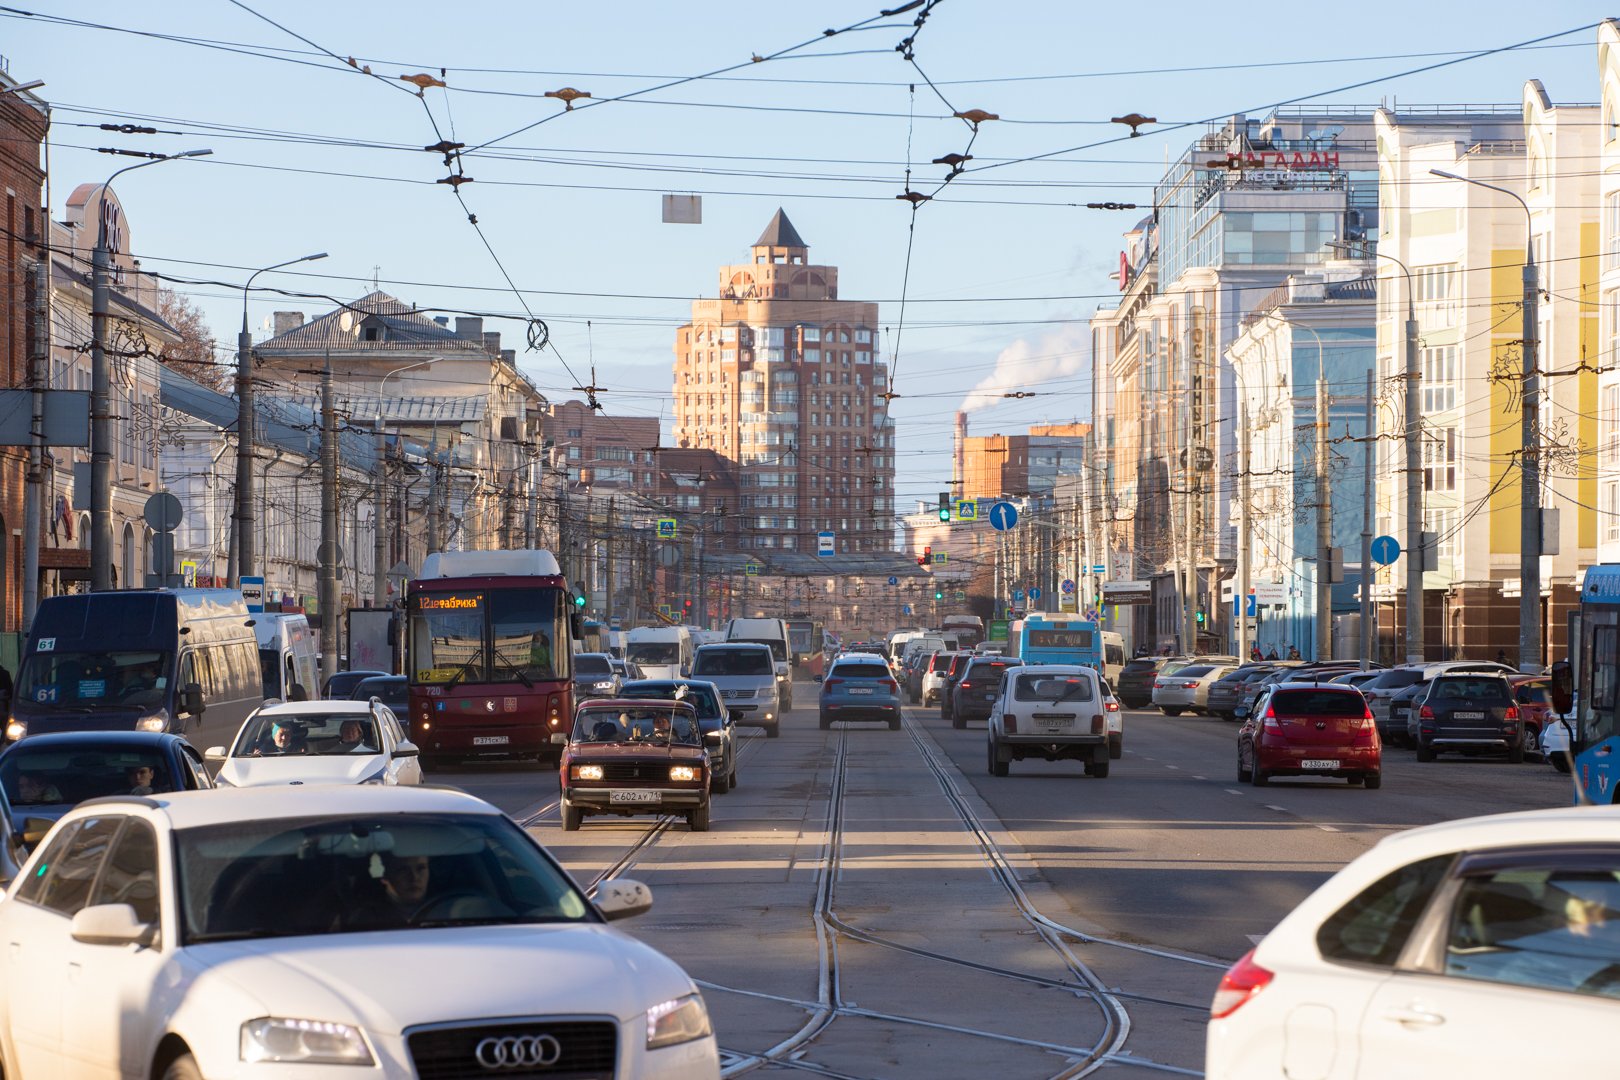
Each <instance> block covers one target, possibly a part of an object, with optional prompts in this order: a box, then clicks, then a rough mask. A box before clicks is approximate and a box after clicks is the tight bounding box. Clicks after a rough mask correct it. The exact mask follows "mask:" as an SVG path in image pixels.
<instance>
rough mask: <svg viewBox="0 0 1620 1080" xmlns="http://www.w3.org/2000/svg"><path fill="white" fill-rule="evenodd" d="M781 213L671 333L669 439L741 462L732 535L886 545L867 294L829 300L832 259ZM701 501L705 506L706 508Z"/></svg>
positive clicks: (890, 462) (889, 462)
mask: <svg viewBox="0 0 1620 1080" xmlns="http://www.w3.org/2000/svg"><path fill="white" fill-rule="evenodd" d="M809 250H810V248H809V245H808V244H806V243H805V242H804V240H803V238H801V237H800V236H799V233H798V230H796V229H795V228H794V227H793V223H792V222H791V221H789V220H788V217H787V214H785V213H784V212H782V211H781V210H777V212H776V215H775V216H774V217H772V218H771V221H770V224H768V225H766V226H765V231H764V232H763V233H761V234H760V237H759V239H758V240H756V241H754V246H753V250H752V254H753V261H752V262H749V263H742V264H737V265H732V266H723V267H721V268H720V292H719V296H718V297H717V298H716V299H712V300H696V301H694V302H693V303H692V321H691V322H690V323H688V324H687V325H685V326H682V327H681V328H680V329H679V330H678V331H677V332H676V335H675V445H676V446H690V447H703V448H706V449H710V450H714V451H716V452H718V453H720V454H722V455H724V456H725V457H728V458H731V459H733V460H735V461H736V462H737V463H738V464H739V465H740V466H741V483H742V495H741V506H740V509H739V517H740V518H741V519H742V520H741V521H740V522H739V526H740V527H739V529H738V532H739V534H740V536H739V540H740V542H741V546H743V547H745V548H752V549H767V550H768V549H773V548H774V549H777V550H782V549H787V550H798V551H802V552H808V553H812V554H813V553H814V552H815V551H816V534H817V533H820V532H832V533H834V534H836V536H837V547H838V550H839V551H853V552H860V551H887V550H890V549H892V548H893V546H894V421H893V420H892V419H890V417H889V413H888V398H887V397H886V395H887V393H888V390H889V370H888V365H887V364H885V363H884V362H883V361H882V360H881V359H880V358H879V353H878V347H877V317H878V310H877V305H876V304H872V303H865V302H862V301H852V300H840V299H838V269H837V267H833V266H817V265H812V264H810V262H809V261H808V254H809ZM705 509H708V507H707V505H705Z"/></svg>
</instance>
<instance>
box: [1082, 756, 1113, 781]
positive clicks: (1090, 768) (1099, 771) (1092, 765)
mask: <svg viewBox="0 0 1620 1080" xmlns="http://www.w3.org/2000/svg"><path fill="white" fill-rule="evenodd" d="M1086 775H1087V776H1094V777H1096V778H1097V779H1098V780H1106V779H1108V759H1107V758H1102V759H1100V760H1098V761H1088V762H1087V763H1086Z"/></svg>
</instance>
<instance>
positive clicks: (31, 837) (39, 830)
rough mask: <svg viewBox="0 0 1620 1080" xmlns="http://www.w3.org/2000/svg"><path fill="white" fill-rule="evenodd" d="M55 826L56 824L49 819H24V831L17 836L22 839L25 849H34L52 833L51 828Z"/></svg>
mask: <svg viewBox="0 0 1620 1080" xmlns="http://www.w3.org/2000/svg"><path fill="white" fill-rule="evenodd" d="M55 824H56V822H54V821H52V820H51V819H50V818H47V817H29V818H23V823H22V829H21V831H20V832H19V833H18V834H17V835H18V836H20V837H21V838H22V842H23V846H24V847H27V848H32V847H33V846H34V845H35V844H38V843H39V842H40V841H41V840H43V839H45V834H46V833H48V832H50V831H51V826H52V825H55Z"/></svg>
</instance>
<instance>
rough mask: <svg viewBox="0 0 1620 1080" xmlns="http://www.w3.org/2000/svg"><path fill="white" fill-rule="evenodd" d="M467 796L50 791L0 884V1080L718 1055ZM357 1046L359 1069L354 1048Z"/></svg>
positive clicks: (504, 827)
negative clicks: (32, 834)
mask: <svg viewBox="0 0 1620 1080" xmlns="http://www.w3.org/2000/svg"><path fill="white" fill-rule="evenodd" d="M651 903H652V897H651V894H650V892H649V891H648V889H647V888H646V886H644V885H642V884H640V883H638V882H634V881H631V880H628V879H619V880H616V881H607V882H603V883H602V885H601V886H600V887H599V889H598V894H597V900H596V902H595V903H592V902H591V901H590V900H589V899H587V898H586V896H585V895H584V893H582V892H581V891H580V889H579V887H578V886H577V885H576V884H575V883H574V882H573V881H572V880H571V879H570V878H569V876H568V874H567V873H566V872H564V871H563V870H562V868H561V867H559V866H558V865H557V863H556V862H554V861H553V860H552V859H551V857H550V856H549V855H548V854H547V853H546V852H545V851H544V850H543V849H542V848H541V847H540V846H539V845H538V844H536V843H535V842H534V841H533V840H532V839H531V838H530V837H529V836H528V834H527V833H525V832H524V831H523V830H522V829H520V828H519V827H518V826H517V825H516V824H514V823H513V822H512V821H511V820H510V819H508V818H506V817H505V816H503V815H502V814H500V813H499V812H498V811H497V810H496V809H495V808H494V807H492V806H490V805H489V804H487V803H485V802H483V801H481V800H479V799H475V798H473V797H472V796H470V795H465V794H462V793H460V792H452V791H445V790H437V789H426V788H388V787H382V788H379V787H336V786H332V787H313V788H306V789H304V790H301V791H298V792H296V793H294V792H289V791H287V790H286V789H285V788H280V787H275V788H250V789H235V790H222V791H203V792H182V793H179V794H173V795H160V796H118V797H114V798H108V799H100V800H96V801H95V802H93V803H90V804H86V805H81V806H78V807H76V808H74V809H73V810H72V811H70V812H69V813H68V814H67V815H66V816H65V817H63V819H62V820H61V821H60V822H59V823H58V824H57V825H56V827H55V828H54V829H52V831H51V833H50V835H49V836H47V837H46V839H45V841H44V842H43V843H42V844H41V845H40V846H39V848H38V849H37V850H36V851H35V853H34V855H33V857H32V858H31V859H30V860H29V862H28V864H27V865H26V866H25V867H24V869H23V873H22V875H21V876H19V877H18V878H17V879H16V881H15V882H14V884H13V886H12V888H11V889H10V892H9V894H8V896H7V897H6V899H5V901H4V902H3V903H0V940H3V941H4V942H6V950H7V956H6V964H7V966H6V978H5V979H3V980H0V1065H3V1068H4V1075H5V1076H7V1077H28V1078H32V1077H57V1076H62V1077H66V1076H72V1077H108V1078H113V1077H136V1076H138V1077H162V1078H163V1080H200V1078H201V1077H236V1078H249V1077H288V1078H295V1077H297V1078H314V1077H337V1078H351V1077H355V1076H367V1075H370V1076H384V1077H411V1076H446V1077H448V1076H483V1075H494V1076H534V1075H552V1074H554V1073H555V1074H559V1075H568V1076H613V1077H668V1078H676V1080H688V1078H700V1077H701V1078H706V1080H714V1078H716V1077H718V1075H719V1070H720V1067H719V1055H718V1051H717V1049H716V1045H715V1039H714V1035H713V1032H712V1030H711V1027H710V1024H709V1017H708V1012H707V1010H706V1008H705V1006H704V1002H703V998H702V996H701V995H700V994H699V993H698V990H697V987H696V986H695V985H694V984H693V982H692V980H691V979H690V978H689V977H688V976H687V975H686V973H685V972H684V971H682V970H681V969H680V968H679V967H678V966H677V965H676V964H675V963H674V962H673V961H671V960H669V959H668V958H667V957H665V956H663V955H662V954H660V953H658V952H656V951H654V950H653V949H652V948H650V947H648V946H646V945H644V944H642V943H640V942H638V941H636V940H634V939H632V938H630V937H628V936H626V935H624V934H621V933H619V932H617V931H616V930H614V929H612V928H610V927H609V926H608V925H607V923H608V922H609V921H610V920H612V919H617V918H622V917H624V916H627V915H635V914H639V913H641V912H643V911H646V910H647V909H648V908H649V907H650V906H651ZM356 1066H360V1068H356Z"/></svg>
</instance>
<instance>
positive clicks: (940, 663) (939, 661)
mask: <svg viewBox="0 0 1620 1080" xmlns="http://www.w3.org/2000/svg"><path fill="white" fill-rule="evenodd" d="M954 659H955V657H953V656H952V655H951V654H950V653H935V654H934V657H933V659H931V660H929V661H928V670H929V671H944V670H945V669H946V668H948V667H950V666H951V661H952V660H954Z"/></svg>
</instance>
